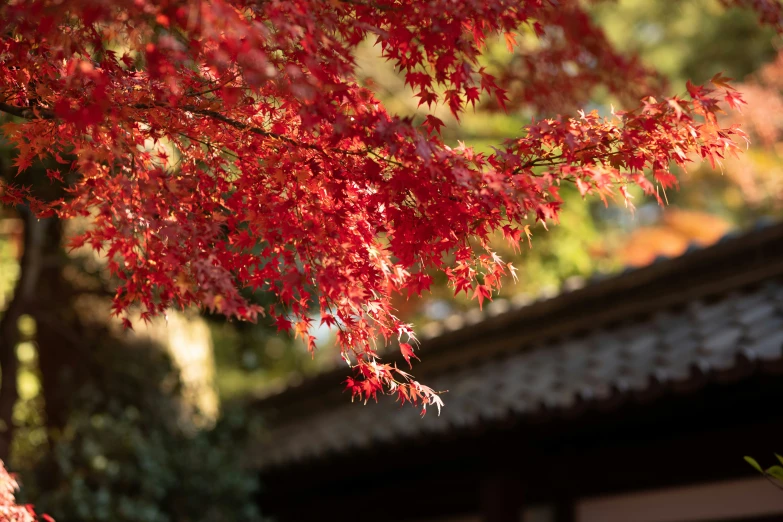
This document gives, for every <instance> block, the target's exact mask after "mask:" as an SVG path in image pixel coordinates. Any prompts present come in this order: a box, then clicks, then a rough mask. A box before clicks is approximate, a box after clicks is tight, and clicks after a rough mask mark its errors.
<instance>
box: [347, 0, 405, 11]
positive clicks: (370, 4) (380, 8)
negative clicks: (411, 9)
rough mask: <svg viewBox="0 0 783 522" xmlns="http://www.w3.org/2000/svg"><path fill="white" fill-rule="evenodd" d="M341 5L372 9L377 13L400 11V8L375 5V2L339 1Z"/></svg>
mask: <svg viewBox="0 0 783 522" xmlns="http://www.w3.org/2000/svg"><path fill="white" fill-rule="evenodd" d="M339 1H340V2H342V3H343V4H350V5H356V6H359V7H372V8H373V9H377V10H378V11H389V12H393V11H401V8H399V7H395V6H391V5H383V4H376V3H375V2H358V1H357V0H339Z"/></svg>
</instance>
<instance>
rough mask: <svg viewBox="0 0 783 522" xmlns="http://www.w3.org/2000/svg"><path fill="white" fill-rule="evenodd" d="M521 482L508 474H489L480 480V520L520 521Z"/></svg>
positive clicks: (498, 521) (491, 521) (521, 502)
mask: <svg viewBox="0 0 783 522" xmlns="http://www.w3.org/2000/svg"><path fill="white" fill-rule="evenodd" d="M523 493H524V488H523V486H522V482H521V481H520V480H518V479H516V478H515V477H513V476H511V475H509V474H491V475H488V476H486V477H484V479H483V480H482V481H481V486H480V501H481V521H482V522H520V520H521V518H522V517H521V512H522V506H523V498H522V495H523Z"/></svg>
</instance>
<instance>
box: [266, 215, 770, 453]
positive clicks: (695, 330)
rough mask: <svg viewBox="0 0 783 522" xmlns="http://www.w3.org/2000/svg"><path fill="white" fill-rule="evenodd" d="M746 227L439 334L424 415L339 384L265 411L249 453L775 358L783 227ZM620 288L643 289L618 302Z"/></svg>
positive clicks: (612, 392)
mask: <svg viewBox="0 0 783 522" xmlns="http://www.w3.org/2000/svg"><path fill="white" fill-rule="evenodd" d="M759 234H761V235H760V236H759ZM765 234H766V235H765ZM747 237H751V238H752V237H756V239H754V240H752V241H751V240H748V239H746V238H744V237H743V238H738V239H736V240H735V241H734V245H733V247H732V245H729V246H728V247H727V246H723V247H721V246H720V245H718V246H716V247H711V248H710V249H705V250H704V251H700V252H702V253H700V257H698V258H697V259H696V260H695V261H694V262H688V263H680V264H679V265H678V264H676V263H674V261H677V260H674V261H672V266H671V267H663V268H661V269H660V270H658V271H657V272H656V271H648V272H644V271H643V270H642V271H640V274H636V275H634V274H628V275H626V276H620V277H617V278H614V279H610V280H606V281H604V282H601V283H597V284H596V285H593V286H592V287H589V288H588V289H585V291H584V292H583V293H582V294H579V292H582V291H579V290H578V291H576V292H574V295H573V296H571V297H570V298H569V299H570V300H569V299H565V298H560V301H559V302H561V304H558V302H557V300H556V299H555V300H553V301H555V302H554V303H553V304H551V305H548V306H549V308H547V306H544V305H542V304H541V303H537V304H536V303H534V304H531V305H529V306H528V307H527V308H529V309H530V310H527V311H525V310H523V311H521V312H520V311H510V312H507V313H506V314H503V315H506V316H508V317H505V318H500V319H498V320H497V321H496V323H495V324H494V325H492V324H490V325H489V327H491V328H489V329H487V328H484V333H483V334H482V332H481V329H482V328H483V327H485V326H486V325H484V324H483V323H485V322H487V321H483V322H482V323H480V324H479V325H476V328H474V330H476V331H477V332H478V333H476V334H474V335H472V336H471V335H467V330H466V333H465V335H463V336H460V331H457V332H451V336H450V337H447V338H446V341H443V342H441V345H442V346H440V347H437V346H436V347H433V351H432V353H430V354H429V355H427V353H426V352H425V355H426V357H427V360H428V361H429V362H430V364H431V365H432V366H431V367H430V371H429V375H427V376H426V377H423V379H422V380H423V381H425V382H426V383H427V384H428V385H430V386H432V387H433V388H435V389H438V390H448V392H447V393H445V394H444V395H443V399H444V401H445V402H446V407H445V408H444V409H443V412H442V414H441V415H440V416H437V414H436V413H435V412H429V413H428V414H427V415H426V416H425V417H424V418H420V417H419V414H418V411H417V410H415V409H414V408H410V407H404V408H401V409H400V408H399V407H395V406H394V405H393V404H392V402H391V401H381V404H378V405H375V404H368V405H367V406H361V405H358V404H350V403H349V402H348V400H347V398H346V397H345V396H342V398H341V401H340V402H337V403H331V404H327V403H326V402H323V403H320V404H316V403H312V404H311V405H310V406H308V407H307V408H306V409H300V410H298V411H299V413H298V414H296V415H289V420H288V421H287V422H285V419H283V422H279V423H278V424H277V426H276V427H275V425H274V419H272V421H273V428H272V430H271V431H270V433H269V436H268V438H267V440H266V441H265V442H263V443H261V447H260V448H259V449H260V450H261V451H257V452H254V453H255V454H257V455H258V456H259V457H258V459H259V461H258V464H259V465H261V466H275V465H282V464H289V463H293V462H296V461H301V460H306V459H309V458H319V457H322V456H325V455H335V454H339V453H343V452H348V451H353V450H356V449H362V448H369V447H375V446H379V445H382V444H385V443H390V442H397V443H399V442H403V443H404V441H405V440H410V439H413V438H417V437H423V436H438V435H439V434H445V433H447V432H452V433H453V432H456V431H458V430H460V429H465V428H471V427H476V426H480V425H492V424H493V423H496V422H499V421H502V420H504V419H509V418H532V417H537V416H538V417H541V416H542V415H544V416H546V415H553V414H557V415H561V414H564V415H573V414H576V413H579V412H581V411H585V410H587V409H589V408H600V407H610V406H612V405H614V404H617V403H618V401H623V400H626V399H628V398H635V399H638V400H641V401H644V400H652V399H654V398H655V397H656V396H657V395H659V394H660V393H662V392H664V391H672V390H673V391H675V392H676V391H683V392H687V391H689V390H691V389H695V388H697V387H699V386H700V384H702V383H703V382H705V381H706V380H708V379H712V380H719V381H721V380H722V381H731V380H736V379H740V378H743V377H746V376H748V375H750V374H751V373H752V372H753V371H756V370H759V369H761V370H764V371H774V372H779V371H783V279H781V276H783V253H781V252H780V247H778V246H777V245H778V244H780V242H781V239H782V238H783V227H780V226H779V227H772V228H771V229H767V231H766V232H764V231H762V232H758V233H757V236H753V234H750V235H749V236H747ZM758 237H760V238H761V239H758ZM710 250H712V252H707V251H710ZM779 254H780V257H778V256H779ZM686 257H687V256H686ZM664 263H666V262H664ZM689 270H690V271H692V274H691V272H689ZM689 274H691V275H689ZM623 277H626V279H625V280H624V279H623ZM601 285H604V286H605V288H595V287H601ZM626 287H627V288H626ZM590 288H592V290H590ZM613 292H614V293H613ZM604 294H606V296H604ZM623 296H625V298H628V299H630V298H631V297H629V296H635V297H634V298H635V299H639V300H640V302H639V303H632V302H631V301H629V302H628V303H627V304H624V303H623V302H622V299H623ZM604 297H605V300H604V301H601V299H602V298H604ZM618 299H620V302H619V303H618V302H616V301H617V300H618ZM562 303H565V304H562ZM601 303H614V305H615V306H614V308H615V310H614V311H607V310H604V309H603V308H600V309H599V305H600V306H601V307H602V306H603V305H601ZM558 306H559V307H560V308H558ZM607 306H608V305H607ZM539 310H540V311H541V312H540V314H539V315H536V314H537V313H538V311H539ZM609 312H611V313H609ZM625 312H627V313H625ZM557 313H559V314H562V318H563V319H562V328H559V324H560V323H559V322H558V319H557V318H558V316H557V315H553V314H557ZM467 328H468V327H466V329H467ZM523 330H524V331H523ZM487 332H493V333H494V334H495V337H496V338H497V339H494V340H493V339H491V338H490V336H489V335H488V334H487ZM485 339H486V341H485ZM498 339H500V340H498ZM504 341H508V342H504ZM435 344H436V343H435ZM501 345H502V346H501ZM498 346H501V347H500V348H498ZM509 346H510V348H509ZM425 348H426V346H425ZM436 348H440V350H436ZM430 359H432V360H430ZM439 361H440V363H439ZM337 382H339V381H336V380H335V381H333V382H331V383H330V384H329V385H330V386H335V387H337V386H339V384H337ZM308 393H311V394H312V393H313V389H310V390H309V391H308ZM289 395H290V397H288V398H286V394H283V395H282V396H281V397H278V398H277V399H276V400H274V401H270V402H268V403H262V405H261V407H262V408H264V409H266V410H267V411H270V412H273V411H274V410H275V409H278V410H280V409H285V408H287V407H288V406H291V405H293V403H294V402H296V401H295V394H289ZM294 409H295V407H294Z"/></svg>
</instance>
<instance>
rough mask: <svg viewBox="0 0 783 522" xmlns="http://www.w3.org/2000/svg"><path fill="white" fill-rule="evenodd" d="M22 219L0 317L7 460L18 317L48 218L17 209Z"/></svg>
mask: <svg viewBox="0 0 783 522" xmlns="http://www.w3.org/2000/svg"><path fill="white" fill-rule="evenodd" d="M20 213H21V214H22V219H23V221H24V239H23V245H22V248H23V251H22V258H21V262H20V274H19V280H18V281H17V283H16V287H15V288H14V295H13V297H12V299H11V302H10V303H9V305H8V308H7V309H6V311H5V314H3V317H2V319H0V375H1V377H0V379H1V380H0V459H1V460H3V461H6V462H7V461H8V459H9V457H10V453H11V442H12V441H13V436H14V420H13V416H14V406H16V401H17V399H18V397H19V392H18V389H17V371H18V369H19V361H18V359H17V357H16V345H17V343H18V342H19V328H18V326H17V323H18V321H19V318H20V317H21V316H22V315H23V314H24V313H26V312H29V308H30V303H31V301H32V299H33V297H34V294H35V288H36V286H37V285H38V278H39V276H40V271H41V249H42V246H43V243H44V240H45V229H46V226H47V225H48V220H39V219H37V218H36V217H35V216H33V215H32V213H31V212H30V211H29V210H28V209H27V208H20Z"/></svg>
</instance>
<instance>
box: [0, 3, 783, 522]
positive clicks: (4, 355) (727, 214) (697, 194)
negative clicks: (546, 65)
mask: <svg viewBox="0 0 783 522" xmlns="http://www.w3.org/2000/svg"><path fill="white" fill-rule="evenodd" d="M594 16H595V17H596V18H597V19H598V21H599V23H600V24H601V25H602V26H603V27H605V28H606V32H607V36H608V37H609V38H610V40H612V41H613V42H614V43H615V44H616V45H617V46H619V47H620V48H623V49H627V50H629V51H633V52H636V53H638V54H639V55H640V56H641V58H642V60H643V62H644V63H645V64H646V65H648V66H651V67H653V68H656V69H657V70H659V71H660V72H661V73H662V74H663V75H664V76H665V78H666V80H667V81H668V83H669V89H670V90H671V91H672V92H677V93H679V92H682V91H683V90H684V82H685V79H686V78H690V79H692V80H693V81H695V82H703V81H705V80H707V79H709V78H710V77H711V76H713V75H714V74H715V73H717V72H724V73H725V74H726V75H727V76H730V77H734V78H738V79H745V83H744V84H743V86H742V87H741V90H742V91H743V92H744V93H745V94H746V98H747V100H748V102H749V106H748V107H747V109H745V111H744V115H743V117H742V118H743V119H742V120H741V123H742V124H743V125H744V126H745V127H746V128H747V129H748V130H749V132H750V134H751V138H752V140H753V141H752V146H751V148H750V149H749V151H748V152H747V153H746V154H745V155H743V156H742V157H741V158H739V159H737V160H733V159H732V160H727V161H726V162H725V164H724V165H723V172H722V173H721V172H714V171H711V170H710V169H707V168H699V169H696V170H694V171H691V172H684V173H681V180H682V182H683V183H682V188H681V190H679V191H672V192H669V193H668V194H666V198H667V200H668V202H669V204H670V205H669V206H668V207H667V208H665V209H662V208H660V207H659V206H658V205H657V204H656V203H655V202H654V201H652V200H649V199H645V198H644V197H643V195H642V194H641V193H638V194H635V196H636V202H637V203H636V206H637V210H636V212H635V213H633V214H632V213H631V212H629V211H628V210H627V209H625V208H623V207H621V206H618V205H615V204H613V203H612V202H610V203H609V205H608V206H606V207H605V206H603V205H601V204H583V203H581V202H580V201H578V200H580V199H581V197H580V195H579V193H578V191H576V190H575V189H573V188H572V187H563V189H562V192H561V195H562V197H563V198H564V200H565V203H566V204H565V205H564V210H563V212H562V214H561V225H560V226H557V227H554V228H552V229H551V230H549V231H545V230H543V229H542V228H540V227H538V228H534V229H533V230H532V233H533V239H532V240H533V241H534V243H535V245H536V248H534V249H527V248H522V251H521V252H514V251H512V250H511V249H509V248H508V247H507V246H506V244H505V242H503V241H500V240H499V241H497V244H496V248H497V250H498V252H500V253H501V255H503V256H504V258H506V259H508V260H513V261H514V262H515V265H516V266H517V267H518V268H519V272H518V273H519V275H520V282H519V284H517V285H511V284H509V285H508V286H507V287H505V289H504V291H503V294H502V296H501V297H502V298H503V299H505V300H514V301H516V302H519V303H522V302H525V301H526V300H529V299H530V298H532V296H536V295H539V294H551V293H554V292H557V291H559V289H560V288H561V286H562V285H563V284H564V283H565V284H566V286H569V287H570V286H578V285H580V284H582V281H583V280H584V279H585V278H588V277H590V276H591V275H593V274H594V273H596V272H601V273H611V272H614V271H617V270H621V269H622V268H624V267H625V266H628V265H631V266H641V265H644V264H647V263H650V262H652V261H653V260H654V259H655V258H656V257H658V256H676V255H679V254H681V253H682V252H684V251H685V250H686V249H687V248H688V246H689V245H691V244H692V243H696V244H698V245H706V244H709V243H711V242H714V241H716V240H717V239H718V238H720V237H721V236H722V235H723V234H725V233H726V232H728V231H729V230H731V229H733V228H737V227H747V226H750V225H751V224H752V223H753V222H754V221H756V220H758V219H760V218H763V217H772V218H777V217H780V213H781V196H783V181H781V180H783V176H781V174H783V172H781V166H783V162H781V155H780V154H781V150H782V149H781V146H780V138H781V130H783V126H782V124H781V122H783V119H782V118H781V117H782V116H783V97H781V94H782V93H781V90H783V61H781V59H778V58H777V56H778V48H777V45H778V41H777V39H776V37H775V36H774V35H773V34H772V33H771V32H769V31H768V30H764V29H762V28H760V27H759V26H758V23H757V21H756V19H755V18H754V15H752V14H750V13H746V12H743V11H738V10H725V9H724V8H721V7H720V5H719V2H718V1H717V0H690V1H685V2H650V1H645V0H622V1H617V2H603V3H596V5H595V6H594ZM555 36H556V35H555ZM519 41H520V45H523V46H527V45H533V43H531V42H532V40H531V39H528V38H527V36H526V35H525V34H522V35H519ZM376 55H377V53H376V50H375V49H373V48H372V45H371V44H370V43H366V45H364V47H363V49H362V52H361V53H360V55H359V63H360V65H361V68H362V71H363V81H364V82H366V83H367V84H368V85H370V86H371V87H372V88H373V89H375V90H376V91H377V92H378V93H379V94H380V95H381V96H382V97H383V99H384V100H385V102H386V103H387V107H388V108H389V110H390V111H391V112H397V113H398V114H400V115H405V116H411V117H413V118H418V119H423V118H424V117H425V114H426V112H425V110H424V109H423V108H418V107H417V106H416V103H417V102H416V101H415V99H414V97H413V93H412V91H411V90H410V88H407V87H406V86H405V85H404V84H403V81H402V80H401V79H400V78H399V76H398V75H397V74H396V73H395V72H394V71H393V69H392V68H391V67H390V66H389V65H388V64H387V63H386V62H384V61H382V60H380V59H378V58H377V56H376ZM514 59H515V57H514V56H509V55H508V53H507V50H506V44H505V42H503V41H498V42H496V43H494V44H493V45H492V46H491V47H490V52H489V53H488V54H487V56H486V57H485V60H486V65H487V67H490V68H491V67H496V66H497V65H498V64H503V63H504V62H505V63H509V62H510V61H512V60H514ZM765 64H769V65H765ZM564 73H565V74H568V73H569V71H564ZM574 73H576V71H574ZM556 89H557V86H554V87H553V90H556ZM586 100H587V102H586V108H587V109H596V110H598V111H600V112H604V113H608V112H609V110H610V104H612V103H619V102H620V101H619V100H615V99H614V98H613V97H612V95H611V94H610V93H608V92H605V91H601V90H596V91H595V92H592V93H589V96H587V93H586ZM488 103H490V102H489V101H483V104H484V105H482V104H479V106H478V109H477V110H476V112H475V113H473V114H466V115H465V117H464V120H463V122H462V125H461V126H460V127H457V126H456V125H455V122H454V121H453V119H452V118H451V116H450V114H449V111H448V110H447V109H443V108H435V109H434V112H435V114H436V115H437V116H438V117H440V118H441V119H442V120H443V121H444V122H446V124H447V126H446V129H445V130H444V136H445V137H447V139H448V140H449V141H450V142H451V143H453V144H456V143H457V142H458V141H464V142H467V143H469V144H470V145H473V146H475V147H476V148H478V149H479V150H489V147H490V146H492V145H493V144H496V143H498V142H500V141H502V140H503V139H505V138H507V137H509V136H513V135H515V134H517V133H518V130H519V128H520V127H521V126H522V125H523V124H524V123H526V122H527V121H529V119H530V118H531V117H533V116H541V115H534V114H531V113H530V112H529V111H528V110H526V109H525V107H524V106H521V107H517V108H515V109H514V110H512V111H510V112H509V113H508V114H489V113H488V112H486V111H483V110H482V107H483V106H486V105H487V104H488ZM543 116H547V115H543ZM13 154H14V153H13V151H11V150H8V149H2V150H0V175H3V176H10V175H12V174H11V173H10V170H9V169H8V167H7V165H9V164H10V163H11V159H12V157H13ZM39 170H40V172H39V173H38V175H39V177H40V181H41V183H42V186H43V183H44V182H45V183H46V184H47V186H48V180H46V177H45V174H44V166H43V165H42V166H41V168H40V169H39ZM66 183H67V180H66ZM54 190H55V192H54V193H52V194H50V195H49V197H57V193H56V191H57V190H62V186H60V187H59V188H55V189H54ZM2 212H4V213H3V214H0V313H1V314H2V316H0V367H1V369H2V382H1V383H0V386H1V387H2V394H0V395H1V396H0V458H5V457H7V456H8V454H9V453H10V454H11V457H12V458H11V461H10V464H11V465H10V467H11V468H12V469H14V470H16V471H20V472H22V477H23V483H24V485H25V492H24V493H25V495H27V498H29V499H31V500H34V501H35V502H36V504H37V505H38V506H39V508H41V509H42V510H43V511H46V512H49V513H50V514H52V515H53V516H55V518H57V519H58V520H60V522H67V521H68V520H80V521H90V520H108V519H109V518H111V519H113V520H120V521H122V520H128V521H130V520H150V521H154V520H161V521H164V520H172V521H173V520H177V521H179V520H193V521H196V520H205V521H209V520H238V519H240V518H241V519H242V520H253V519H255V518H257V517H258V514H257V513H256V512H255V510H254V507H253V490H254V488H255V487H256V485H255V483H254V480H253V477H252V476H251V475H249V474H247V473H245V472H243V471H242V470H241V466H240V464H239V457H240V455H239V454H238V453H237V452H238V451H239V449H241V444H242V440H243V439H244V437H246V436H248V435H249V433H250V432H252V431H253V430H254V429H256V427H255V426H256V423H254V422H251V420H249V419H247V418H245V417H243V416H241V415H239V416H237V415H234V414H233V413H231V412H233V411H237V410H238V411H241V410H242V402H243V400H244V399H246V398H248V397H250V396H254V395H256V396H257V395H258V394H264V393H270V392H271V391H273V390H275V389H278V388H281V387H283V386H285V385H288V384H291V383H294V382H297V381H299V380H301V379H304V378H306V377H307V376H309V375H312V374H314V373H317V372H319V371H322V370H323V369H324V368H327V367H331V366H334V365H336V364H339V363H340V361H339V358H338V357H337V355H336V353H335V352H334V351H332V350H328V349H325V350H319V351H318V352H317V353H316V355H315V357H311V356H310V355H309V354H308V353H307V350H306V349H305V348H304V347H303V346H301V345H299V344H298V343H297V342H295V341H294V340H292V339H291V338H290V337H288V336H285V335H280V334H278V333H277V332H276V329H275V328H274V327H273V326H272V325H271V324H270V323H268V322H264V321H261V322H259V323H258V324H246V323H242V324H238V323H232V322H227V321H226V320H225V319H223V318H219V317H212V316H207V317H198V316H194V315H187V314H172V315H171V316H170V317H169V321H168V324H166V322H165V321H163V322H159V323H153V324H152V325H149V326H148V327H146V328H142V327H137V328H138V330H139V331H138V332H136V333H134V334H128V333H123V332H122V331H121V329H120V328H118V325H117V324H115V323H113V322H112V321H111V320H109V319H108V317H109V312H110V310H109V301H108V297H109V296H110V291H111V287H112V282H111V281H109V280H108V279H107V278H106V276H105V274H104V272H103V270H102V263H101V260H100V259H99V258H96V257H94V256H90V255H87V254H86V253H84V252H73V253H66V252H65V251H64V250H63V248H62V244H63V237H64V235H67V234H68V233H69V227H73V226H79V224H78V223H67V224H65V223H59V222H57V221H55V220H51V219H50V220H43V221H40V222H39V221H35V222H33V221H31V220H30V218H29V214H28V213H26V212H25V210H24V209H23V208H19V209H5V210H3V211H2ZM25 222H27V224H28V225H29V226H23V223H25ZM498 239H500V238H498ZM20 265H26V266H27V267H28V268H30V267H32V269H33V270H32V272H33V273H34V274H35V277H32V278H28V280H26V281H25V280H22V278H20V274H21V273H22V272H21V271H20V270H19V267H20ZM27 273H28V274H29V273H30V270H27ZM253 298H254V299H255V300H258V301H259V302H265V301H266V300H268V299H269V297H268V296H265V295H260V294H259V295H254V296H253ZM504 302H507V301H503V300H501V301H498V302H497V303H496V304H494V305H492V306H495V307H496V308H502V307H503V306H504V305H503V303H504ZM474 306H475V303H473V302H471V301H469V300H468V299H466V298H464V297H460V298H454V297H453V296H452V291H451V290H450V289H449V288H447V287H446V285H445V280H443V279H436V284H435V285H434V286H433V290H432V293H431V295H430V296H429V297H428V298H426V299H421V300H415V301H408V300H406V299H405V298H404V297H402V296H400V298H399V299H398V308H399V310H400V314H401V315H402V316H403V317H405V318H407V319H409V320H411V321H413V322H415V323H416V324H417V325H418V326H420V327H421V328H422V329H426V328H427V326H428V324H430V325H431V324H432V323H434V322H437V321H444V320H449V319H450V318H452V319H453V318H455V317H456V318H459V317H461V314H465V313H467V312H468V311H469V310H471V309H472V308H473V307H474ZM10 324H16V325H18V326H19V332H21V333H20V335H18V336H12V335H9V334H8V332H10V331H11V330H12V329H11V328H7V325H10ZM13 330H16V329H13ZM318 334H319V341H320V344H321V345H322V346H324V347H326V346H328V345H329V343H330V340H331V339H330V336H331V334H330V332H329V331H328V329H320V330H319V331H318ZM17 394H18V399H19V400H18V401H17Z"/></svg>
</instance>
